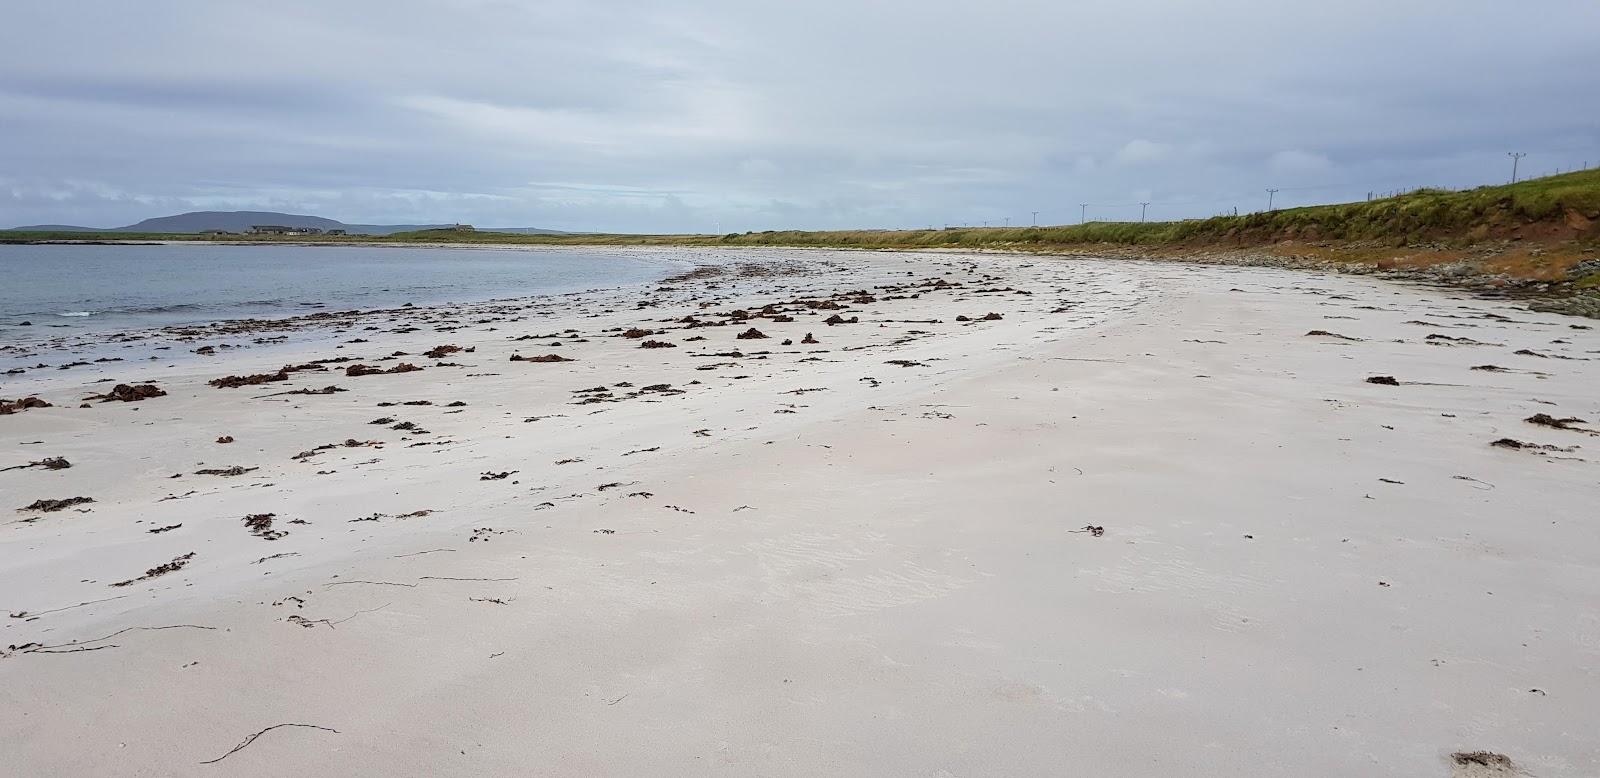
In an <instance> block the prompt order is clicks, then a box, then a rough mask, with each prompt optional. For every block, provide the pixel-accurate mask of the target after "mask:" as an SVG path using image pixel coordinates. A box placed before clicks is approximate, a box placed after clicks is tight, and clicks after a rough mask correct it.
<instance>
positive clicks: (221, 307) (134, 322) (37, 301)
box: [0, 244, 683, 342]
mask: <svg viewBox="0 0 1600 778" xmlns="http://www.w3.org/2000/svg"><path fill="white" fill-rule="evenodd" d="M682 268H683V266H682V265H681V264H679V263H677V262H673V261H668V260H664V259H660V258H653V257H651V256H648V255H640V254H629V253H626V252H617V251H612V252H607V251H604V250H588V249H578V250H569V249H542V248H541V249H534V250H507V249H454V248H451V249H445V248H403V247H387V246H373V247H369V246H207V245H193V244H178V245H161V246H73V245H48V246H7V245H0V279H4V280H3V281H0V342H17V341H19V340H35V339H39V338H46V337H55V336H59V335H67V334H72V333H75V332H77V333H84V332H102V331H113V330H125V329H135V328H145V327H156V326H164V325H171V324H190V323H198V322H208V321H218V320H222V319H236V318H258V317H282V316H294V315H297V314H304V313H314V312H316V311H321V310H348V309H354V308H388V307H395V306H399V305H403V304H405V303H414V304H416V305H426V304H430V303H444V302H470V301H478V300H488V299H494V298H500V297H522V296H527V295H535V294H559V293H563V292H574V291H581V290H584V289H595V288H601V287H614V286H623V285H630V284H640V283H648V282H651V281H655V280H659V279H661V278H664V277H666V276H668V275H670V274H672V273H673V272H675V271H677V270H681V269H682ZM23 322H30V323H31V325H30V326H22V324H23Z"/></svg>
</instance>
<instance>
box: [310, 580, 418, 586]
mask: <svg viewBox="0 0 1600 778" xmlns="http://www.w3.org/2000/svg"><path fill="white" fill-rule="evenodd" d="M343 584H369V585H372V586H410V587H415V586H416V584H411V583H399V582H396V581H334V582H332V583H329V584H324V585H325V586H340V585H343Z"/></svg>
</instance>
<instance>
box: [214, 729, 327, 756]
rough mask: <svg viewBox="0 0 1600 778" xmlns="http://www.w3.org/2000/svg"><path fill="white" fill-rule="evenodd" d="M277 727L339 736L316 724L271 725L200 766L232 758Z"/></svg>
mask: <svg viewBox="0 0 1600 778" xmlns="http://www.w3.org/2000/svg"><path fill="white" fill-rule="evenodd" d="M279 727H305V728H307V729H320V730H322V731H324V732H332V733H333V734H335V735H337V734H339V730H337V729H333V728H332V727H323V726H318V725H316V724H293V723H290V724H273V725H272V726H270V727H267V728H266V729H263V730H261V731H260V732H257V733H255V734H254V735H251V736H250V737H247V738H245V739H244V741H243V742H241V743H240V744H239V745H236V746H234V747H233V748H232V749H231V750H230V751H228V753H226V754H223V755H222V756H219V757H217V758H216V759H207V760H206V761H204V762H201V763H200V764H216V763H218V762H220V761H222V760H224V759H227V758H228V757H230V756H233V755H234V754H237V753H239V752H240V751H243V750H244V749H245V748H246V747H248V746H249V745H250V744H251V743H254V742H256V738H258V737H261V736H262V735H265V734H267V733H268V732H271V731H272V730H275V729H278V728H279Z"/></svg>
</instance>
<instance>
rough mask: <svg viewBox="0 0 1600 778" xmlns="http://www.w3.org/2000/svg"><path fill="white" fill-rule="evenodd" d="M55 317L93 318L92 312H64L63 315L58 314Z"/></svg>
mask: <svg viewBox="0 0 1600 778" xmlns="http://www.w3.org/2000/svg"><path fill="white" fill-rule="evenodd" d="M56 315H57V316H72V317H82V316H93V315H94V311H66V312H63V313H58V314H56Z"/></svg>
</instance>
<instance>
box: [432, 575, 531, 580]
mask: <svg viewBox="0 0 1600 778" xmlns="http://www.w3.org/2000/svg"><path fill="white" fill-rule="evenodd" d="M417 580H419V581H515V580H517V579H515V578H451V577H450V576H446V575H424V576H421V577H419V578H418V579H417Z"/></svg>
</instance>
